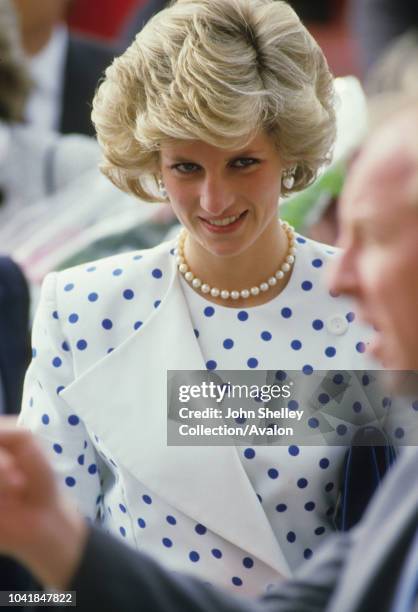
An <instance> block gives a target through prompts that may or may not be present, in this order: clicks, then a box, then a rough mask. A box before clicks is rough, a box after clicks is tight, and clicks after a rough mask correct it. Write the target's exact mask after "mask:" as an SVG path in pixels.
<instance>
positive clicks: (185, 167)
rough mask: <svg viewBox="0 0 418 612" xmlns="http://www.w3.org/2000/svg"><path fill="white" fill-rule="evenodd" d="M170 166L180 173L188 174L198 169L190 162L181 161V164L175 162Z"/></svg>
mask: <svg viewBox="0 0 418 612" xmlns="http://www.w3.org/2000/svg"><path fill="white" fill-rule="evenodd" d="M172 168H173V169H174V170H177V171H178V172H180V173H181V174H190V173H191V172H196V170H198V169H199V166H198V165H197V164H193V163H191V162H183V163H182V164H175V165H174V166H172Z"/></svg>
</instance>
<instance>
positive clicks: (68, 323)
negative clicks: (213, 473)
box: [24, 239, 418, 595]
mask: <svg viewBox="0 0 418 612" xmlns="http://www.w3.org/2000/svg"><path fill="white" fill-rule="evenodd" d="M298 244H299V245H300V248H298V253H297V255H296V263H295V267H294V269H293V272H292V275H290V277H289V282H288V284H287V285H286V288H285V289H284V291H283V292H282V293H281V294H280V295H279V296H277V297H275V298H273V299H271V300H270V301H268V302H267V303H266V304H264V305H257V306H255V307H248V308H245V309H244V308H242V307H241V308H240V307H238V308H236V307H235V306H234V304H233V302H232V301H231V302H230V303H228V304H227V306H225V305H223V304H222V303H220V304H219V305H218V304H213V303H211V302H209V301H208V300H207V299H206V297H205V296H204V295H203V294H202V293H199V292H195V291H193V289H191V288H190V287H189V286H188V285H187V283H186V285H187V287H186V288H185V287H184V279H181V277H179V278H180V283H181V289H182V297H184V298H185V301H186V303H187V306H188V309H187V316H190V327H189V329H187V330H184V331H185V333H184V335H183V336H182V337H184V340H185V341H184V348H186V346H187V343H188V342H189V341H190V333H189V330H193V334H192V336H191V339H192V342H193V343H194V349H195V350H196V351H200V353H201V355H202V361H201V363H202V364H207V367H208V368H214V369H216V370H217V371H218V374H219V372H220V371H221V370H226V371H235V370H239V369H241V370H247V369H254V370H255V371H254V372H253V373H252V374H253V375H254V377H256V376H258V377H259V378H260V380H261V376H262V371H263V370H270V372H272V378H273V377H274V378H273V381H271V380H270V381H266V382H274V383H276V382H277V383H287V384H289V383H290V382H291V381H292V374H291V372H292V370H295V371H298V372H303V374H305V375H306V376H311V375H312V374H313V373H314V372H317V371H320V370H324V369H325V370H328V371H329V369H330V367H331V369H332V370H334V372H332V373H331V379H330V380H331V385H330V386H329V387H324V388H319V387H318V388H319V390H318V391H317V393H316V394H314V396H313V398H312V399H313V401H314V402H315V405H317V407H318V408H321V406H330V405H331V401H334V400H333V399H332V398H333V396H334V392H335V393H338V392H342V391H344V390H345V383H346V382H348V381H346V380H343V378H342V376H341V375H339V374H336V373H335V372H338V371H342V372H344V371H345V370H349V369H357V370H362V371H363V372H364V371H366V370H367V368H368V367H370V366H368V365H365V364H366V363H367V359H368V358H367V357H366V354H367V349H366V347H367V344H368V342H369V340H370V333H369V332H368V331H367V330H366V329H365V328H364V327H363V326H362V324H361V323H360V322H359V321H357V320H356V318H355V317H354V315H353V313H352V310H353V308H352V306H351V303H350V300H345V299H344V300H343V299H342V298H331V296H330V295H329V293H328V290H327V288H326V286H325V283H324V281H323V272H324V268H325V267H326V264H327V262H328V261H329V256H328V254H327V250H326V248H324V247H322V246H318V245H315V243H312V242H311V241H309V240H308V241H306V240H304V239H301V240H299V241H298ZM171 246H172V245H170V247H167V250H166V251H165V250H164V249H165V247H164V245H160V246H159V247H158V249H160V255H158V257H157V256H154V255H153V252H149V251H147V252H146V253H145V252H144V257H142V255H139V254H136V253H131V254H121V255H117V256H114V257H111V258H107V259H105V260H102V261H101V262H100V263H98V264H97V266H96V265H94V266H91V265H89V264H86V265H84V266H79V267H77V268H73V269H72V270H70V271H65V272H59V273H58V274H56V275H53V278H54V280H52V279H51V281H50V283H51V286H52V285H54V283H56V286H55V290H54V291H50V292H49V301H48V302H47V303H46V304H45V305H44V309H43V311H44V312H45V315H42V316H41V318H40V322H38V323H37V324H36V326H35V327H37V328H38V331H37V333H36V335H35V337H34V347H36V349H37V350H34V355H36V357H35V358H34V363H33V365H32V369H33V374H32V378H33V383H32V384H31V386H30V387H31V388H30V390H29V392H28V393H29V394H27V395H26V398H25V401H24V410H25V411H26V419H27V421H28V422H29V423H30V427H31V428H32V427H33V429H34V430H35V431H36V432H37V434H38V435H40V436H41V437H42V436H43V437H44V438H45V439H46V441H47V447H49V449H50V453H51V457H52V458H53V461H54V464H55V467H56V468H57V472H58V474H59V476H60V481H61V482H62V483H65V485H66V488H67V489H68V493H69V494H70V496H72V497H73V498H75V500H76V501H77V502H78V504H79V505H81V506H82V507H84V506H86V507H87V508H89V510H88V511H87V513H88V514H89V517H88V518H89V519H90V520H93V519H94V517H95V516H96V513H97V514H98V516H99V517H100V521H101V522H102V524H103V527H104V528H105V529H106V530H107V531H111V532H112V531H113V532H114V533H115V534H117V535H119V537H123V538H124V539H125V542H126V543H127V544H133V545H134V546H135V545H140V546H141V548H142V549H143V550H144V552H150V553H151V554H153V553H154V552H155V553H156V554H157V556H160V557H161V561H162V562H164V556H167V560H168V561H170V562H171V563H173V559H174V568H175V560H177V559H179V560H180V563H181V564H183V565H182V569H187V568H190V569H192V568H193V571H194V573H196V574H197V575H200V577H203V578H204V579H205V580H207V581H210V582H213V583H214V584H216V583H217V582H221V583H223V584H224V585H225V584H227V585H229V587H230V589H232V590H235V591H238V590H240V591H242V592H243V594H245V595H247V594H249V595H251V594H255V591H257V592H259V591H260V590H262V591H263V590H264V589H265V588H266V586H267V585H268V584H270V583H271V582H273V578H272V576H271V571H270V570H268V569H266V568H265V566H264V564H263V563H257V562H256V561H255V557H254V558H253V557H252V555H251V553H250V551H247V550H245V549H239V548H238V547H237V546H235V545H234V544H233V543H231V542H229V541H228V540H227V539H224V538H222V537H220V535H219V534H218V533H216V532H212V531H211V527H212V523H213V522H214V521H213V516H209V515H208V516H207V517H206V516H205V514H204V513H202V514H200V513H192V515H191V516H188V515H187V513H183V512H181V511H180V510H179V508H178V507H174V506H170V504H169V503H168V502H167V500H166V499H165V497H164V495H162V497H161V498H160V497H159V496H158V495H157V494H154V492H153V489H151V492H149V491H147V490H146V488H145V485H144V484H143V483H141V482H139V481H137V480H136V479H135V477H134V476H133V474H132V473H128V471H127V470H126V465H125V464H124V462H123V461H122V460H121V455H120V452H119V451H118V450H117V447H116V446H115V445H112V444H108V439H107V438H108V435H110V434H109V432H108V431H106V428H104V427H101V428H100V431H97V433H98V434H99V435H100V439H99V437H97V436H95V434H94V433H91V431H90V430H89V428H86V426H85V423H84V402H81V404H78V403H77V402H76V401H74V403H73V402H72V401H71V402H69V403H68V402H67V398H66V394H65V393H62V397H60V396H59V394H60V393H61V392H63V391H64V390H65V389H66V388H68V387H71V384H72V383H73V382H74V380H76V378H78V377H79V376H80V377H84V375H85V374H86V376H89V370H90V369H91V370H92V371H94V372H95V371H98V370H96V365H97V364H98V363H99V362H100V361H103V363H104V365H105V366H106V362H107V360H108V355H109V354H110V353H111V352H112V351H113V350H115V353H114V355H113V356H112V357H111V360H110V361H108V363H109V364H112V365H113V367H114V368H115V369H116V370H117V368H118V359H120V360H121V361H122V360H123V357H124V351H125V348H124V347H125V345H126V346H131V347H132V346H133V345H134V343H135V342H137V343H138V344H137V347H138V355H139V354H140V352H141V351H142V350H144V355H145V357H146V354H147V351H148V350H155V351H157V352H158V351H166V350H169V349H170V347H169V346H168V347H165V346H164V347H160V346H155V347H151V342H150V344H149V347H148V346H146V345H145V346H144V347H143V346H142V344H141V343H142V342H145V341H146V339H147V338H148V326H149V327H150V328H151V327H152V326H153V325H154V320H155V321H156V322H157V323H156V324H155V325H156V326H155V329H157V327H158V325H161V327H160V330H161V329H164V326H166V324H167V321H168V320H170V321H172V320H175V319H174V318H171V313H170V312H169V311H168V310H167V308H166V309H165V312H164V311H163V310H162V308H161V307H162V301H164V302H165V304H166V305H167V307H168V304H169V303H170V302H169V300H166V297H167V296H168V297H169V295H170V294H169V291H171V290H172V289H171V288H176V290H177V289H178V283H177V287H176V283H174V284H173V283H172V280H173V276H172V271H173V270H175V261H174V260H173V259H172V255H170V256H168V255H169V250H168V249H169V248H170V252H171V253H173V249H172V248H171ZM163 252H164V256H161V253H163ZM93 268H94V274H91V273H89V274H87V270H91V272H93ZM70 285H72V288H71V289H69V286H70ZM190 292H191V293H192V297H191V295H190ZM47 293H48V292H47ZM55 299H56V301H54V300H55ZM159 304H161V307H160V312H159V311H155V308H156V306H158V305H159ZM58 313H59V315H58ZM160 314H161V316H160ZM341 315H342V316H343V317H345V319H346V320H347V322H348V323H349V325H348V326H347V329H346V331H345V334H342V335H341V336H339V335H338V334H336V333H333V330H332V327H331V326H329V325H328V324H326V322H328V321H331V318H332V317H335V316H339V317H341ZM142 326H144V329H143V330H142V329H140V328H141V327H142ZM136 331H138V333H135V332H136ZM145 332H146V333H145ZM150 332H151V329H150ZM179 332H182V330H180V329H179ZM157 336H158V337H160V336H159V335H158V334H156V335H155V336H153V334H152V333H150V334H149V338H150V339H151V338H152V337H157ZM180 344H181V343H180ZM182 349H183V346H179V347H176V350H179V351H180V350H182ZM326 351H328V352H327V353H326ZM331 353H332V356H333V359H332V360H330V356H331ZM197 354H198V353H197ZM363 355H364V356H363ZM54 360H56V361H55V364H54V363H53V361H54ZM58 360H59V361H58ZM124 363H125V366H124V367H125V368H126V370H127V372H129V371H130V370H132V372H134V371H135V376H138V382H139V380H141V384H144V380H145V382H146V378H147V372H142V371H138V372H137V371H136V370H135V364H133V363H128V360H125V361H124ZM145 363H146V358H145ZM199 363H200V362H199ZM38 364H39V365H38ZM58 364H59V365H58ZM109 367H110V365H109ZM197 367H201V365H198V364H197ZM257 369H258V371H257ZM115 376H116V378H115V379H116V380H119V377H117V372H116V374H115ZM130 376H133V374H131V375H130ZM120 378H121V379H122V378H123V377H120ZM370 381H371V382H370V385H371V384H372V382H373V378H372V377H370ZM110 382H111V381H109V383H110ZM232 382H234V380H232ZM306 382H309V381H306ZM358 382H359V383H360V385H361V384H362V380H361V378H360V380H359V381H358ZM363 382H365V380H364V381H363ZM106 385H107V381H106V384H105V385H104V386H103V388H107V387H106ZM337 385H339V387H337ZM365 390H366V389H364V391H365ZM97 391H98V397H100V402H97V410H100V411H103V413H104V414H105V413H108V412H109V408H108V406H107V397H106V395H105V394H104V393H102V392H101V390H100V389H99V388H98V389H97ZM324 391H326V393H324ZM361 391H363V389H361ZM364 391H363V392H364ZM69 396H70V395H69ZM326 396H328V398H326ZM350 397H351V396H350ZM359 397H361V396H360V395H359ZM32 398H33V399H32ZM330 398H331V399H330ZM136 399H137V398H136ZM355 399H356V397H354V396H353V399H352V400H351V402H350V403H349V404H348V407H349V409H350V410H352V412H351V417H352V420H353V422H354V420H355V419H357V418H359V419H360V418H361V417H362V415H361V413H360V415H359V416H358V417H357V414H356V408H355V407H354V406H353V402H354V400H355ZM379 401H380V399H379ZM263 402H264V400H262V399H261V397H256V398H253V400H252V404H253V405H254V406H257V407H259V406H262V405H263ZM86 404H87V402H86ZM264 404H265V405H266V406H269V404H270V403H269V402H264ZM381 405H382V406H383V407H384V408H387V407H388V406H389V402H388V400H387V399H386V401H384V400H383V401H382V404H381ZM411 405H412V408H411ZM415 405H416V408H414V406H413V404H412V401H411V402H410V403H409V406H408V409H409V410H410V411H412V409H414V410H418V402H416V404H415ZM69 406H71V407H72V408H70V409H69ZM279 406H280V407H281V406H287V407H288V409H289V410H290V411H292V410H298V409H302V410H303V409H304V401H303V397H299V395H298V393H295V394H292V396H291V397H289V398H285V399H284V398H280V399H277V400H274V401H272V402H271V407H272V408H273V409H275V408H276V407H279ZM351 406H353V408H351ZM135 407H137V409H138V410H143V409H144V407H143V406H141V405H138V406H137V405H136V404H135ZM234 407H235V405H234ZM122 408H124V406H123V407H121V410H122ZM126 408H127V410H128V413H129V414H130V413H131V412H132V409H133V406H130V405H127V406H126ZM95 409H96V408H95ZM364 409H365V407H364V408H363V411H364ZM329 410H331V408H329ZM73 412H77V415H76V414H72V413H73ZM309 416H310V422H309V425H310V427H311V429H310V432H311V435H315V434H319V433H320V431H319V429H320V426H321V429H322V423H323V424H324V431H327V429H328V427H329V426H328V425H327V423H326V421H324V422H323V421H322V416H320V413H319V412H318V413H317V414H315V413H314V414H312V415H309ZM114 418H115V423H116V419H117V418H118V414H115V415H114ZM119 418H120V424H121V427H126V426H128V427H130V425H131V424H130V423H126V422H125V420H124V418H123V414H122V412H121V413H120V414H119ZM126 420H127V419H126ZM238 421H239V422H240V423H241V422H242V423H244V421H245V419H238ZM272 421H273V419H270V418H269V419H265V420H264V421H263V422H262V425H263V426H264V427H267V428H268V427H271V425H272V424H273V423H272ZM247 422H248V420H247ZM338 423H339V424H340V425H342V424H343V423H344V422H342V421H337V424H338ZM335 426H336V425H335ZM353 430H354V428H353ZM130 431H131V432H133V427H132V428H131V430H130ZM135 431H137V430H135ZM339 431H340V432H341V434H340V441H341V448H340V447H328V446H327V447H325V448H324V447H322V448H321V447H320V446H312V447H309V446H306V447H305V446H303V447H302V446H300V447H299V446H297V445H296V444H295V443H294V442H291V441H290V440H289V441H288V442H287V444H285V445H282V446H274V445H266V446H265V447H264V446H257V447H253V448H252V447H251V446H250V445H251V442H247V443H246V444H247V445H246V446H237V449H236V461H237V462H240V464H241V466H240V467H241V470H243V471H244V474H242V473H241V474H240V476H239V477H238V478H236V482H237V483H239V482H241V480H242V479H243V480H244V481H245V482H246V483H247V485H248V486H249V487H250V494H251V496H252V503H254V501H256V503H257V504H258V503H261V504H262V511H263V513H264V514H265V517H266V519H267V521H268V522H269V523H270V526H271V529H272V531H273V533H274V535H275V536H276V538H277V540H278V543H279V546H280V547H281V549H282V550H283V552H284V555H285V557H286V560H287V562H288V564H289V567H290V569H291V571H293V570H295V569H296V568H297V567H298V566H299V565H300V564H301V563H302V562H304V561H305V560H306V559H309V558H310V556H312V555H315V551H316V547H317V546H319V544H320V543H321V540H322V539H323V538H324V537H326V535H327V534H328V533H331V531H333V518H334V517H333V513H334V512H335V507H336V502H337V499H338V492H339V490H340V486H341V481H340V476H339V474H340V472H341V466H342V461H343V454H344V450H343V449H344V444H345V443H346V440H347V439H348V430H347V432H346V433H345V434H342V430H341V428H339ZM89 432H90V437H89ZM395 432H396V433H395ZM350 434H351V429H350ZM335 435H339V434H338V433H337V432H335ZM392 435H393V436H395V438H396V436H402V435H404V436H406V432H404V431H403V429H402V428H400V427H397V429H396V430H395V428H393V432H392ZM142 436H143V432H139V433H138V443H141V441H140V440H141V437H142ZM110 448H112V449H115V450H114V451H113V452H112V453H111V451H110ZM111 455H113V456H111ZM214 455H215V449H214ZM144 458H145V456H144ZM102 465H104V466H105V471H102V468H101V466H102ZM209 467H210V465H209ZM235 467H236V466H235ZM192 468H193V469H196V477H195V478H196V479H195V480H194V479H193V478H190V479H189V478H188V485H189V486H190V491H191V493H190V496H194V495H195V494H196V492H198V491H199V490H200V489H199V487H200V486H201V483H199V482H198V466H197V465H196V468H194V466H191V468H190V469H192ZM225 469H227V468H225ZM231 469H232V468H231ZM108 471H109V472H111V475H112V478H106V477H105V474H107V472H108ZM221 476H222V471H221V472H220V477H221ZM243 476H244V478H243ZM230 477H231V476H230ZM232 481H233V480H232ZM110 482H111V483H112V484H111V487H110ZM233 482H234V481H233ZM150 486H151V483H150ZM151 495H152V498H151ZM256 497H257V500H258V501H257V500H256V499H255V498H256ZM81 499H83V500H84V501H83V503H82V504H80V500H81ZM243 502H245V496H244V500H243ZM90 508H91V511H90ZM206 518H207V521H208V522H207V525H208V527H206V526H205V525H203V524H202V523H201V522H198V519H200V520H201V521H203V522H204V521H205V520H206ZM237 520H240V517H239V516H237ZM292 534H293V535H292ZM292 539H294V541H292ZM168 555H171V557H172V559H170V560H169V559H168ZM223 561H225V563H224V562H223ZM225 567H227V568H228V571H227V572H225ZM251 591H252V593H251Z"/></svg>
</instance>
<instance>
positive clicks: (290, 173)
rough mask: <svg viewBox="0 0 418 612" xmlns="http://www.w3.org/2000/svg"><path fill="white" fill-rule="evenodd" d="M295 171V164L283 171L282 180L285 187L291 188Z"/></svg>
mask: <svg viewBox="0 0 418 612" xmlns="http://www.w3.org/2000/svg"><path fill="white" fill-rule="evenodd" d="M295 171H296V166H295V167H293V168H289V169H288V170H285V171H284V172H283V175H282V182H283V187H285V189H292V187H293V185H294V184H295Z"/></svg>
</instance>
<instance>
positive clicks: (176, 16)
mask: <svg viewBox="0 0 418 612" xmlns="http://www.w3.org/2000/svg"><path fill="white" fill-rule="evenodd" d="M92 119H93V122H94V124H95V126H96V130H97V136H98V140H99V143H100V145H101V147H102V151H103V155H104V161H103V164H102V166H101V169H102V171H103V173H104V174H105V175H106V176H107V177H108V178H109V179H110V180H111V181H112V182H113V183H114V184H115V185H117V186H118V187H120V188H121V189H122V190H123V191H126V192H129V193H132V194H134V195H136V196H138V197H139V198H141V199H144V200H148V201H158V200H160V199H161V198H159V197H158V195H156V193H157V191H156V189H155V187H156V181H157V179H158V176H159V174H160V171H159V150H160V148H161V144H162V143H164V142H167V141H170V140H171V139H179V140H201V141H204V142H207V143H209V144H212V145H215V146H218V147H222V148H226V149H227V148H228V149H229V148H234V147H240V146H245V145H246V144H247V143H248V142H249V141H250V140H251V138H252V137H253V136H254V135H255V134H256V133H257V132H259V131H260V129H264V130H266V131H267V132H268V133H269V134H271V136H272V137H273V138H274V141H275V143H276V145H277V147H278V150H279V152H280V154H281V156H282V160H283V161H284V162H285V164H286V167H295V184H294V187H293V188H292V190H291V191H296V190H300V189H303V188H304V187H306V186H307V185H308V184H310V183H311V182H312V181H313V180H314V179H315V177H316V175H317V171H318V169H319V168H320V167H321V166H322V165H323V164H325V163H327V162H328V161H329V158H330V150H331V148H332V145H333V143H334V139H335V110H334V90H333V79H332V75H331V74H330V71H329V69H328V65H327V62H326V60H325V58H324V55H323V53H322V51H321V49H320V48H319V46H318V45H317V43H316V42H315V40H314V39H313V38H312V36H311V35H310V34H309V32H308V31H307V30H306V28H305V27H304V26H303V24H302V23H301V21H300V20H299V18H298V16H297V15H296V13H295V12H294V11H293V9H292V8H291V7H290V6H289V5H288V4H287V3H286V2H281V1H274V0H178V1H177V2H175V3H174V4H172V5H171V6H170V7H169V8H167V9H165V10H163V11H161V12H160V13H157V14H156V15H155V16H154V17H153V19H151V21H149V22H148V24H147V25H146V26H145V27H144V28H143V30H141V32H140V33H139V34H138V35H137V36H136V39H135V41H134V42H133V43H132V45H131V46H130V47H129V48H128V49H127V50H126V51H125V53H123V55H121V56H120V57H118V58H116V59H115V60H114V62H113V64H112V65H111V66H110V67H109V68H108V69H107V70H106V73H105V78H104V81H103V82H102V83H101V85H100V87H99V89H98V91H97V93H96V96H95V98H94V101H93V112H92ZM288 191H289V190H286V189H285V188H284V189H283V193H286V192H288Z"/></svg>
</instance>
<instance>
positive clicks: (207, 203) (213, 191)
mask: <svg viewBox="0 0 418 612" xmlns="http://www.w3.org/2000/svg"><path fill="white" fill-rule="evenodd" d="M233 202H234V194H233V192H232V190H231V188H230V187H229V186H228V185H227V184H226V183H225V181H222V180H220V179H206V180H205V181H204V183H203V184H202V189H201V192H200V206H201V208H202V209H203V210H204V211H205V212H207V213H208V214H209V215H210V216H212V217H219V216H221V215H222V213H224V212H225V211H227V210H228V209H230V208H231V206H232V204H233Z"/></svg>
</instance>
